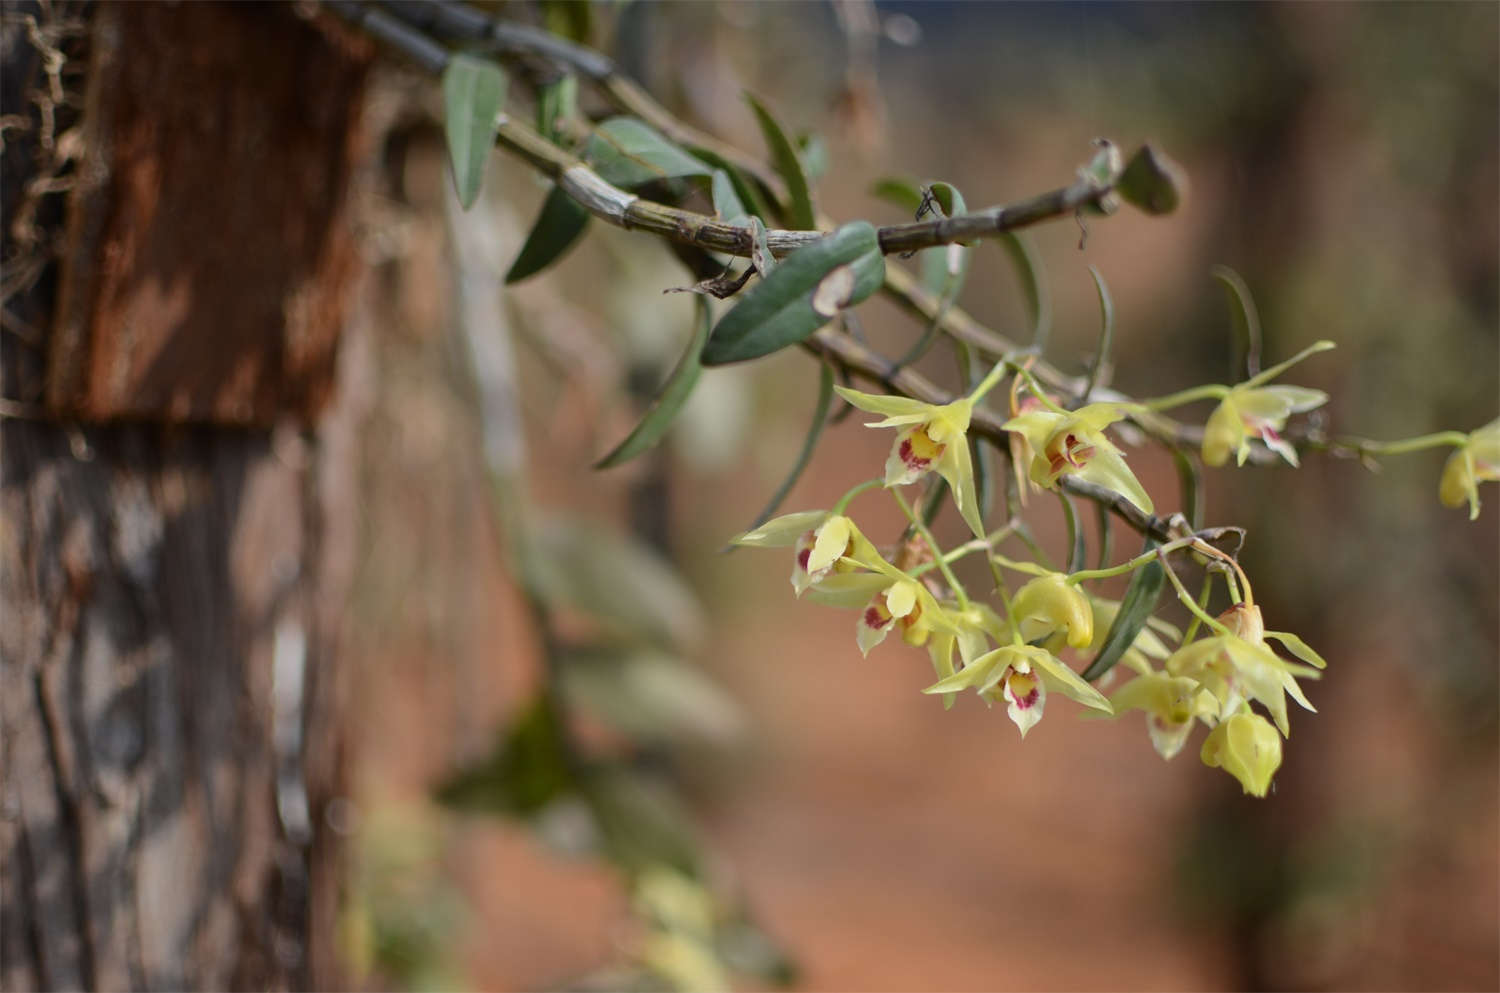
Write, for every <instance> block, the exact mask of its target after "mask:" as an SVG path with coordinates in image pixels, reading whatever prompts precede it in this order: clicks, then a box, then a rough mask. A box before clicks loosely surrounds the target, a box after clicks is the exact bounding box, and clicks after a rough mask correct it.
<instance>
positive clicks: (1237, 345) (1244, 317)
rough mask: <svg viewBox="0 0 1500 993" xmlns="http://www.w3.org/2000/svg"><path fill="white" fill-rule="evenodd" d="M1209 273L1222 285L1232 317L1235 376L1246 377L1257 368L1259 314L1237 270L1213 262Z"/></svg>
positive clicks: (1258, 360) (1255, 371) (1258, 361)
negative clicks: (1213, 264) (1214, 264)
mask: <svg viewBox="0 0 1500 993" xmlns="http://www.w3.org/2000/svg"><path fill="white" fill-rule="evenodd" d="M1209 274H1210V275H1212V276H1213V277H1214V279H1217V280H1218V281H1219V284H1220V285H1221V286H1223V287H1224V298H1225V300H1226V301H1227V302H1228V304H1229V314H1230V318H1231V319H1232V320H1233V321H1234V351H1235V360H1236V361H1235V378H1236V379H1249V378H1250V377H1251V376H1254V375H1255V374H1256V373H1258V372H1260V315H1259V314H1258V313H1256V310H1255V299H1254V298H1253V297H1252V296H1251V295H1250V287H1248V286H1246V285H1245V281H1244V280H1243V279H1242V278H1240V274H1239V273H1237V272H1235V271H1234V270H1233V269H1231V268H1229V267H1228V266H1227V265H1216V266H1214V267H1213V268H1212V269H1210V270H1209Z"/></svg>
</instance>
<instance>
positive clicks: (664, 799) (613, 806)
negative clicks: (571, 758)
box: [582, 765, 703, 878]
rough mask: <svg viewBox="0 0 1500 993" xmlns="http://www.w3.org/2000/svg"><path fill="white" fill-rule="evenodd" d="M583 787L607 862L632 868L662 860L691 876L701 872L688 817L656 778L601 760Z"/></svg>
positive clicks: (670, 792) (638, 870)
mask: <svg viewBox="0 0 1500 993" xmlns="http://www.w3.org/2000/svg"><path fill="white" fill-rule="evenodd" d="M582 789H583V795H584V797H585V799H586V800H587V801H588V805H589V810H590V812H591V813H593V815H594V820H595V823H596V824H597V825H598V827H599V833H600V835H601V838H602V840H603V843H604V853H605V855H606V856H607V857H608V858H609V860H610V861H611V862H613V863H615V864H616V865H617V866H619V867H620V868H622V869H624V870H626V871H627V872H632V873H633V872H641V871H643V870H645V869H647V868H652V867H659V866H661V865H668V866H671V867H672V868H674V869H676V870H678V871H679V872H682V873H684V874H686V875H688V876H692V877H694V878H697V877H698V876H699V875H700V873H701V872H702V871H703V856H702V853H701V846H700V844H699V842H698V837H697V832H696V831H695V830H694V828H693V825H692V819H691V818H690V817H689V816H688V814H687V812H686V811H685V810H684V809H683V807H682V801H681V800H679V799H678V798H677V796H676V795H675V794H674V793H673V791H672V790H670V789H668V788H667V786H666V784H665V783H663V782H662V781H661V780H660V779H659V778H658V777H652V776H648V775H645V774H643V773H640V772H636V771H633V770H628V769H626V768H625V767H623V766H620V765H613V766H608V765H601V766H596V767H594V768H593V769H591V770H589V773H588V775H587V776H586V777H585V778H584V781H583V784H582Z"/></svg>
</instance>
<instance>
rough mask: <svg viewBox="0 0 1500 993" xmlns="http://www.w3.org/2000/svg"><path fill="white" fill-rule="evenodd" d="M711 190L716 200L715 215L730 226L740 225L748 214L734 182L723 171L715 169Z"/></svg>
mask: <svg viewBox="0 0 1500 993" xmlns="http://www.w3.org/2000/svg"><path fill="white" fill-rule="evenodd" d="M711 190H712V193H713V198H714V213H715V214H717V215H718V216H719V219H720V220H722V221H726V222H728V223H730V224H736V223H739V222H740V221H741V220H743V219H744V217H745V215H746V213H748V212H747V211H746V210H745V204H744V201H742V200H741V199H740V195H739V193H738V192H736V191H735V188H734V180H732V179H730V178H729V173H727V172H725V171H724V170H723V169H715V170H714V174H713V181H712V186H711Z"/></svg>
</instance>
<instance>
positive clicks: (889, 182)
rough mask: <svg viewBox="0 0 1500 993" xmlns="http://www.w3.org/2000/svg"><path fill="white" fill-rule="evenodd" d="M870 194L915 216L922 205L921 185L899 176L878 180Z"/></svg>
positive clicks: (871, 188)
mask: <svg viewBox="0 0 1500 993" xmlns="http://www.w3.org/2000/svg"><path fill="white" fill-rule="evenodd" d="M870 194H871V195H872V196H877V197H879V198H880V199H882V200H884V201H885V202H887V203H893V204H895V205H896V206H897V207H900V208H901V209H903V210H905V211H906V212H907V213H908V214H912V215H915V214H916V212H917V208H918V207H920V206H921V205H922V187H921V185H920V184H918V183H916V182H914V181H912V180H910V179H902V178H901V177H899V176H887V177H886V178H884V179H877V180H876V181H875V185H874V186H872V187H870Z"/></svg>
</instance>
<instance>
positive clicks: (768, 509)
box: [749, 365, 833, 531]
mask: <svg viewBox="0 0 1500 993" xmlns="http://www.w3.org/2000/svg"><path fill="white" fill-rule="evenodd" d="M832 399H833V369H831V368H830V367H828V366H826V365H825V366H823V368H822V371H821V374H820V375H819V377H818V402H817V405H816V406H815V407H814V408H813V416H812V424H810V425H808V428H807V437H806V438H804V439H803V440H802V451H801V452H799V453H798V454H797V461H796V462H794V463H792V471H791V472H789V473H787V475H786V478H785V479H783V480H782V481H781V485H780V486H778V487H776V492H775V493H773V494H771V499H770V500H768V501H766V505H765V507H764V508H762V510H761V512H760V514H759V515H758V516H757V517H756V518H755V523H754V524H751V525H750V528H749V530H751V531H754V530H755V529H756V528H758V527H760V526H761V525H762V524H764V523H766V521H769V520H770V519H771V515H772V514H774V513H776V509H777V508H778V507H780V506H781V501H783V500H785V499H786V495H787V494H788V493H790V492H792V487H793V486H795V485H796V484H797V480H798V479H801V478H802V471H803V470H804V469H806V468H807V464H808V463H809V462H811V461H812V454H813V450H814V449H816V448H817V447H818V438H819V437H820V436H821V435H822V433H823V425H824V424H826V423H828V405H829V403H830V402H831V401H832Z"/></svg>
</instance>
